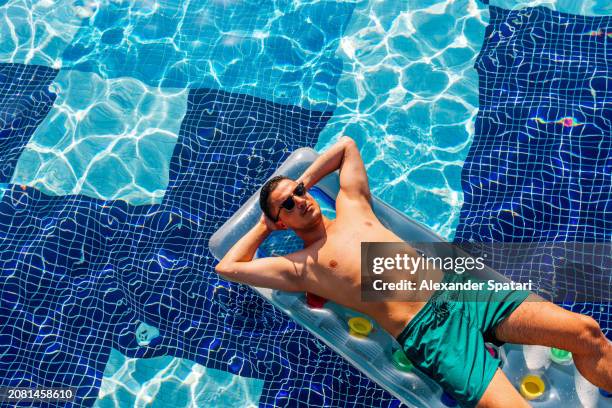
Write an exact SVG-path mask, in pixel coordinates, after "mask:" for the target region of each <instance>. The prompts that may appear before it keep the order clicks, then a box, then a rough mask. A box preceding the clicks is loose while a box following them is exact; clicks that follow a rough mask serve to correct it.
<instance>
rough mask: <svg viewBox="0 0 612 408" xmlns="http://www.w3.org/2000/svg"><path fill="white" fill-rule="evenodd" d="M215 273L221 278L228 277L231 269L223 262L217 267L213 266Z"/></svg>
mask: <svg viewBox="0 0 612 408" xmlns="http://www.w3.org/2000/svg"><path fill="white" fill-rule="evenodd" d="M215 272H217V274H219V275H221V276H224V277H228V276H229V275H231V274H232V268H231V267H230V265H228V264H226V263H224V262H219V263H218V264H217V266H215Z"/></svg>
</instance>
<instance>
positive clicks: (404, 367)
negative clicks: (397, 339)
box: [393, 349, 413, 373]
mask: <svg viewBox="0 0 612 408" xmlns="http://www.w3.org/2000/svg"><path fill="white" fill-rule="evenodd" d="M393 365H394V366H395V367H397V368H398V369H399V370H401V371H405V372H407V373H408V372H410V371H412V367H413V365H412V362H411V361H410V360H408V357H406V354H404V351H402V350H399V349H398V350H396V351H395V353H393Z"/></svg>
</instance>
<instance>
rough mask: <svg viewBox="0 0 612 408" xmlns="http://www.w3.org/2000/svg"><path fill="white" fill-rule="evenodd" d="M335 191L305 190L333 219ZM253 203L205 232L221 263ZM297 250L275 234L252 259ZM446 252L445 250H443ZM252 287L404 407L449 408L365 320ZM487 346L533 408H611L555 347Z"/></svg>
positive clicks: (416, 232)
mask: <svg viewBox="0 0 612 408" xmlns="http://www.w3.org/2000/svg"><path fill="white" fill-rule="evenodd" d="M317 157H318V154H317V152H316V151H314V150H313V149H308V148H303V149H299V150H296V151H295V152H293V153H292V154H291V155H290V156H289V157H288V158H287V160H286V161H285V162H284V163H283V164H282V165H281V166H280V167H279V168H278V170H277V171H276V172H275V175H276V174H283V175H286V176H288V177H291V178H294V179H295V178H297V177H299V176H300V175H301V174H302V173H303V172H304V170H306V168H308V166H310V164H311V163H312V162H313V161H314V160H315V159H316V158H317ZM338 190H339V179H338V175H337V173H332V174H330V175H328V176H327V177H325V178H324V179H322V180H321V181H320V182H319V183H318V184H317V185H316V186H315V187H313V188H312V189H311V190H309V192H310V193H311V195H313V196H314V197H315V198H316V199H317V201H318V202H319V204H320V205H321V208H322V211H323V214H324V215H326V216H329V217H331V218H333V217H334V206H335V203H334V197H336V195H337V193H338ZM258 201H259V191H257V192H256V193H255V194H254V195H253V196H252V197H251V198H249V200H248V201H247V202H246V203H245V204H244V205H243V206H242V207H241V208H240V209H239V210H238V211H237V212H236V214H234V215H233V216H232V217H231V218H230V219H229V220H228V221H227V222H226V223H225V224H223V226H222V227H221V228H220V229H219V230H218V231H217V232H215V234H213V236H212V237H211V239H210V243H209V246H210V250H211V252H212V254H213V255H214V256H215V257H216V258H217V259H221V258H222V257H223V255H225V253H226V252H227V251H228V250H229V249H230V248H231V247H232V246H233V245H234V243H235V242H236V241H237V240H238V239H240V238H241V237H242V236H243V235H244V234H245V233H246V232H247V231H249V230H250V229H251V228H252V227H253V225H255V223H256V222H257V221H258V220H259V218H260V216H261V210H260V208H259V204H258ZM372 207H373V209H374V212H375V213H376V215H377V217H378V219H379V220H380V221H381V223H382V224H383V225H385V226H386V227H387V228H389V229H391V230H392V231H393V232H394V233H395V234H397V235H398V236H399V237H400V238H402V239H403V240H405V241H407V242H410V243H413V245H415V246H416V247H417V250H419V251H422V252H424V253H426V254H427V255H430V256H449V255H450V254H449V253H445V254H442V253H440V252H439V251H440V250H441V249H440V248H441V246H439V245H436V246H433V245H427V243H436V242H437V243H440V242H444V240H443V239H442V238H441V237H440V236H438V235H437V234H436V233H434V232H433V231H431V230H429V229H428V228H426V227H425V226H423V225H421V224H419V223H418V222H416V221H414V220H411V219H410V218H408V217H407V216H405V215H404V214H402V213H401V212H399V211H397V210H396V209H394V208H392V207H391V206H389V205H388V204H386V203H384V202H383V201H381V200H379V199H378V198H376V197H373V199H372ZM417 243H418V244H417ZM300 247H301V242H300V241H299V239H298V238H297V237H295V235H292V233H290V232H288V231H279V232H275V233H273V234H272V235H271V236H270V237H269V238H268V240H266V242H264V244H263V245H262V246H261V247H260V249H259V250H258V252H257V255H256V256H258V257H263V256H269V255H272V254H281V253H288V252H293V251H294V250H297V249H299V248H300ZM442 247H443V246H442ZM448 248H449V250H452V247H451V246H450V245H449V246H448ZM433 252H435V253H433ZM454 256H456V255H454ZM473 275H474V276H477V277H479V278H484V279H494V280H497V281H501V282H504V281H508V279H507V278H505V277H504V276H502V275H500V274H499V273H497V272H495V271H493V270H492V269H490V268H485V269H484V270H482V271H479V272H478V273H473ZM253 289H255V290H256V291H257V292H258V293H259V294H260V295H261V296H263V297H264V298H265V299H266V300H268V301H269V302H271V303H272V304H274V305H275V306H276V307H278V308H279V309H281V310H282V311H283V312H285V313H286V314H287V315H289V316H290V317H291V318H292V319H294V320H295V321H296V322H298V323H299V324H301V325H302V326H303V327H304V328H306V329H307V330H308V331H310V332H311V333H312V334H313V335H315V336H316V337H317V338H319V339H320V340H321V341H322V342H323V343H325V344H326V345H327V346H329V347H330V348H332V349H333V350H335V351H336V352H337V353H338V354H340V355H341V356H343V357H344V358H345V359H346V360H348V361H349V362H350V363H351V364H352V365H353V366H355V367H356V368H357V369H359V370H361V371H362V372H363V373H364V374H366V375H367V376H368V377H370V378H371V379H372V380H373V381H375V382H376V383H378V384H379V385H380V386H381V387H383V388H384V389H386V390H387V391H389V392H390V393H391V394H393V395H394V396H396V397H397V398H398V399H399V400H400V401H402V402H403V403H404V404H406V405H408V406H412V407H423V408H431V407H448V406H455V405H456V402H455V401H454V400H453V399H452V397H450V396H449V395H448V394H447V393H445V392H444V391H443V390H442V389H441V388H440V387H439V386H438V385H437V384H436V383H435V382H434V381H432V380H431V379H430V378H428V377H427V376H426V375H424V374H423V373H421V372H420V371H419V370H418V369H416V368H415V367H413V366H412V364H411V363H410V361H409V360H408V359H407V358H405V356H403V357H402V355H400V354H403V353H402V352H401V351H399V350H400V346H399V344H398V343H397V341H396V340H395V339H394V338H393V337H392V336H391V335H389V334H388V333H386V332H385V331H384V330H383V329H381V328H380V327H378V326H377V324H376V323H375V322H373V321H372V320H371V319H370V318H369V317H367V316H365V315H362V314H360V313H358V312H355V311H352V310H350V309H347V308H344V307H342V306H340V305H338V304H335V303H334V302H331V301H326V300H325V299H322V298H319V297H317V296H316V295H312V294H304V293H288V292H281V291H276V290H271V289H267V288H257V287H254V288H253ZM488 347H490V352H491V353H496V355H497V356H498V357H499V358H500V359H501V361H502V369H503V371H504V372H505V374H506V375H507V376H508V378H509V380H510V381H511V382H512V383H513V384H515V387H516V389H517V390H518V391H519V392H521V394H522V395H523V396H525V397H526V399H528V400H529V403H530V404H531V405H532V406H534V407H541V408H557V407H561V406H562V407H564V408H569V407H611V408H612V398H609V397H607V396H606V395H605V393H603V392H599V391H598V389H597V387H595V386H594V385H592V384H590V383H588V382H587V381H586V380H585V379H584V378H583V377H582V376H581V375H580V374H579V373H578V372H577V371H576V368H575V367H574V365H573V364H572V363H571V357H569V358H568V354H567V353H565V352H564V351H562V350H556V349H555V350H551V349H550V348H547V347H541V346H525V347H523V346H517V345H505V346H504V347H502V348H501V349H497V348H495V347H493V346H488Z"/></svg>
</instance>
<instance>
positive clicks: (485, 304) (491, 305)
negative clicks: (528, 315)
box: [397, 273, 530, 407]
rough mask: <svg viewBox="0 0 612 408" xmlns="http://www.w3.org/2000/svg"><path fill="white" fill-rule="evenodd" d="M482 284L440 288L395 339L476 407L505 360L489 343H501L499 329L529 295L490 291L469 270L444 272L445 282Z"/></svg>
mask: <svg viewBox="0 0 612 408" xmlns="http://www.w3.org/2000/svg"><path fill="white" fill-rule="evenodd" d="M467 280H470V281H471V282H472V283H484V285H483V288H484V289H483V290H479V291H473V290H472V291H463V290H441V291H436V292H435V293H434V294H433V295H432V297H431V298H430V299H429V301H428V302H427V303H426V304H425V306H424V307H423V308H422V309H421V310H419V312H418V313H417V314H416V316H415V317H414V318H413V319H412V320H411V321H410V322H409V323H408V325H407V326H406V328H405V329H404V330H403V331H402V333H401V334H400V335H399V336H398V337H397V340H398V342H399V343H400V344H401V345H402V347H403V350H404V353H405V354H406V356H407V357H408V358H409V359H410V361H412V363H413V364H414V365H415V366H416V367H418V368H419V369H420V370H421V371H423V372H424V373H425V374H427V375H429V376H430V377H431V378H432V379H434V380H435V381H437V382H438V384H440V386H442V388H444V389H445V390H446V392H448V393H449V394H451V395H452V396H453V397H454V398H455V399H456V400H457V401H458V402H459V404H460V405H461V406H463V407H474V406H476V404H477V403H478V401H479V400H480V398H481V397H482V395H483V394H484V392H485V390H486V389H487V387H488V385H489V383H490V382H491V380H492V379H493V376H494V375H495V371H496V370H497V368H498V367H499V366H500V363H501V361H500V360H499V359H497V358H496V357H493V356H492V355H491V354H489V352H488V351H487V349H486V347H485V342H491V343H495V344H497V345H501V344H503V343H501V342H499V341H498V340H497V339H496V338H495V335H494V331H495V328H496V327H497V325H499V324H500V323H501V322H502V321H503V320H504V319H505V318H506V317H508V316H510V314H512V312H513V311H514V310H515V309H516V308H517V307H518V306H519V305H520V304H521V303H522V302H523V301H524V300H525V298H527V296H529V294H530V292H529V291H517V290H503V291H498V292H495V291H493V290H487V289H486V288H487V285H486V281H483V280H480V279H477V278H474V277H472V276H470V275H468V274H463V275H458V274H453V273H447V274H445V277H444V279H443V280H442V282H448V283H451V282H459V283H465V282H466V281H467Z"/></svg>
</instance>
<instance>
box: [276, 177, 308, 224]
mask: <svg viewBox="0 0 612 408" xmlns="http://www.w3.org/2000/svg"><path fill="white" fill-rule="evenodd" d="M304 194H306V187H305V186H304V183H300V184H298V185H297V186H295V190H293V193H292V194H291V195H290V196H289V197H287V199H286V200H285V201H283V203H282V204H281V205H280V208H279V209H278V213H276V219H275V220H274V222H277V221H278V217H279V216H280V212H281V210H282V209H283V208H284V209H285V210H287V211H291V210H293V207H295V201H293V196H294V195H295V196H298V197H303V196H304Z"/></svg>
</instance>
